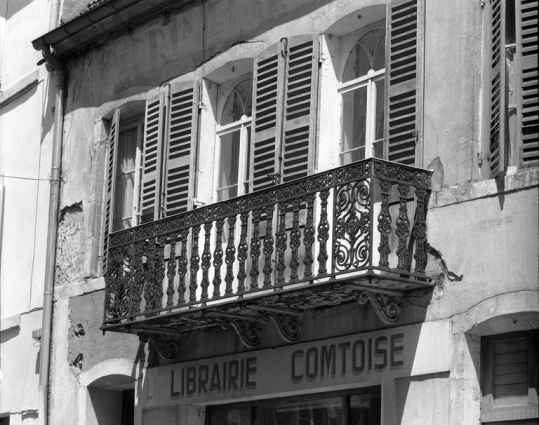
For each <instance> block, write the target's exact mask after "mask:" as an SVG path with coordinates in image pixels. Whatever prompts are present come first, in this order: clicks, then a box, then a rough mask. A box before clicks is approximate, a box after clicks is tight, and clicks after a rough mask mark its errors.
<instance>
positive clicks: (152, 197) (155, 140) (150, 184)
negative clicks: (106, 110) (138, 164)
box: [140, 93, 165, 223]
mask: <svg viewBox="0 0 539 425" xmlns="http://www.w3.org/2000/svg"><path fill="white" fill-rule="evenodd" d="M164 106H165V94H164V93H160V94H159V95H158V96H156V97H154V98H152V99H149V100H148V101H147V102H146V114H145V117H144V144H143V167H142V177H141V194H140V199H141V202H140V205H141V207H140V209H141V217H140V222H141V223H146V222H148V221H153V220H156V219H158V218H160V211H159V208H160V199H159V196H158V194H159V193H160V187H161V160H162V149H163V115H164Z"/></svg>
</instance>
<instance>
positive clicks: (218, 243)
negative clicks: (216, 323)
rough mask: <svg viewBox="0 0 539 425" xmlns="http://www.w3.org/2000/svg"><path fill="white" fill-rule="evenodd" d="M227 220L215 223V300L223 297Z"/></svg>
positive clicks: (221, 219) (222, 219)
mask: <svg viewBox="0 0 539 425" xmlns="http://www.w3.org/2000/svg"><path fill="white" fill-rule="evenodd" d="M224 224H225V219H224V218H220V219H219V220H217V222H216V223H215V225H216V228H217V231H216V237H215V251H214V252H213V270H214V276H213V298H217V297H219V296H220V295H221V265H222V264H223V247H222V244H223V225H224Z"/></svg>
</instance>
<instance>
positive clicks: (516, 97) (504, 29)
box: [489, 0, 539, 176]
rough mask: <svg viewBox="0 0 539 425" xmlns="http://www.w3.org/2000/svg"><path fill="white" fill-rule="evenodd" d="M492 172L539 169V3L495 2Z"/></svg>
mask: <svg viewBox="0 0 539 425" xmlns="http://www.w3.org/2000/svg"><path fill="white" fill-rule="evenodd" d="M490 7H491V52H490V53H491V54H490V65H491V66H490V101H491V110H490V140H489V143H490V170H491V173H492V175H493V176H496V175H497V174H499V173H502V172H504V171H506V169H507V168H508V167H528V166H532V165H537V164H539V141H538V133H539V131H538V126H539V119H538V109H539V100H538V96H537V69H538V68H537V53H538V48H537V3H536V2H534V1H531V0H492V2H491V6H490Z"/></svg>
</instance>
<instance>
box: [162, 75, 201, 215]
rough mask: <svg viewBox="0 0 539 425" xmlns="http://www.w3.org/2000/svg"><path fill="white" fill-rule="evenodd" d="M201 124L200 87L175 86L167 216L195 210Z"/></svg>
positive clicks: (171, 106)
mask: <svg viewBox="0 0 539 425" xmlns="http://www.w3.org/2000/svg"><path fill="white" fill-rule="evenodd" d="M197 123H198V84H196V83H193V82H189V83H183V84H177V85H174V86H172V87H171V91H170V103H169V107H168V128H167V144H166V146H167V148H166V158H165V184H164V187H163V192H164V210H165V212H164V214H165V216H166V217H168V216H171V215H174V214H179V213H182V212H185V211H187V210H189V209H191V208H192V198H193V196H192V194H193V188H192V185H193V182H194V178H193V175H194V173H195V167H194V164H193V160H194V157H195V155H194V153H195V141H196V139H197Z"/></svg>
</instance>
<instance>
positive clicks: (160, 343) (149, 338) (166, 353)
mask: <svg viewBox="0 0 539 425" xmlns="http://www.w3.org/2000/svg"><path fill="white" fill-rule="evenodd" d="M139 340H140V342H142V343H144V344H145V343H147V342H150V344H151V346H152V347H153V348H154V349H155V351H156V352H157V354H159V356H161V357H162V358H163V359H166V360H174V359H175V358H176V357H178V355H179V354H180V344H179V342H178V340H177V338H175V337H172V336H170V335H162V334H149V333H141V334H139Z"/></svg>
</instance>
